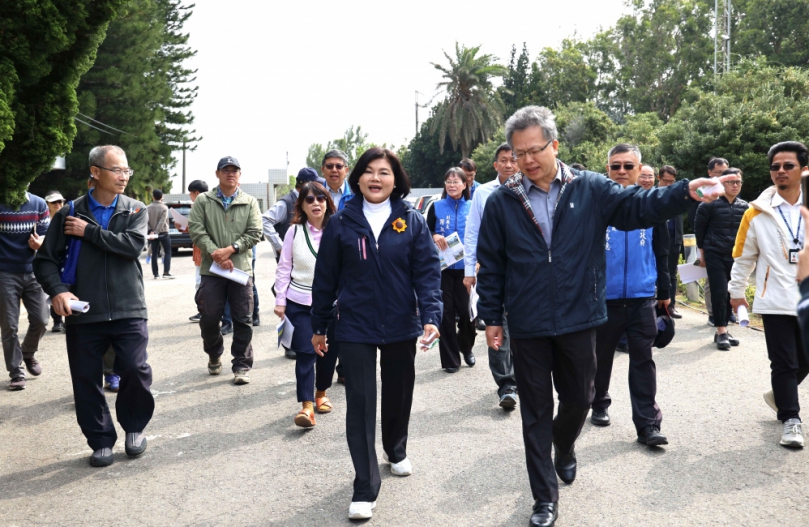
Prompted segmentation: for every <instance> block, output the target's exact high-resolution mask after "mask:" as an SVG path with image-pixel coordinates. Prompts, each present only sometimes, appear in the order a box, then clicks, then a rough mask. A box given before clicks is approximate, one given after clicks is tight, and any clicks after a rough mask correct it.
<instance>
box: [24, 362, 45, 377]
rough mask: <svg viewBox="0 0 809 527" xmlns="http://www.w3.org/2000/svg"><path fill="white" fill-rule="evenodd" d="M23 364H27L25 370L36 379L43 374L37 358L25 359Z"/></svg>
mask: <svg viewBox="0 0 809 527" xmlns="http://www.w3.org/2000/svg"><path fill="white" fill-rule="evenodd" d="M23 362H24V363H25V369H26V370H28V373H30V374H31V375H33V376H34V377H36V376H38V375H40V374H41V373H42V365H41V364H40V363H39V361H38V360H36V359H35V358H33V357H31V358H30V359H23Z"/></svg>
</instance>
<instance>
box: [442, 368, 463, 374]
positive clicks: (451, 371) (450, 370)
mask: <svg viewBox="0 0 809 527" xmlns="http://www.w3.org/2000/svg"><path fill="white" fill-rule="evenodd" d="M458 370H460V368H444V371H445V372H447V373H458Z"/></svg>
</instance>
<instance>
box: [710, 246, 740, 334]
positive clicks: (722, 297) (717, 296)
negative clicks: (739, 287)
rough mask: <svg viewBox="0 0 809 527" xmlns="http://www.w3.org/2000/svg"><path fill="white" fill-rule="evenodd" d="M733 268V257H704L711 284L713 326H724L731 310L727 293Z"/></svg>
mask: <svg viewBox="0 0 809 527" xmlns="http://www.w3.org/2000/svg"><path fill="white" fill-rule="evenodd" d="M731 269H733V258H732V257H730V256H728V258H727V259H725V258H722V257H720V256H714V255H713V254H711V255H707V257H706V258H705V270H706V271H707V272H708V282H710V284H711V310H712V312H713V322H714V326H717V327H720V328H721V327H726V326H727V325H728V318H730V314H731V313H732V312H733V308H731V306H730V294H728V282H730V270H731Z"/></svg>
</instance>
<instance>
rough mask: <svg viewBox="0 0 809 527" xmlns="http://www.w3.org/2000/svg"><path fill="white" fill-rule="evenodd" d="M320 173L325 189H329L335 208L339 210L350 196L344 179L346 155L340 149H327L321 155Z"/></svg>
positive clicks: (346, 168)
mask: <svg viewBox="0 0 809 527" xmlns="http://www.w3.org/2000/svg"><path fill="white" fill-rule="evenodd" d="M320 173H321V174H323V179H325V180H326V190H328V191H329V194H330V195H331V199H332V201H333V202H334V204H335V205H337V210H341V209H342V208H343V207H344V206H345V202H346V201H348V200H349V199H351V196H352V193H351V187H349V186H348V181H346V176H347V175H348V156H347V155H346V154H345V152H343V151H341V150H329V151H328V152H326V155H324V156H323V163H322V164H321V166H320Z"/></svg>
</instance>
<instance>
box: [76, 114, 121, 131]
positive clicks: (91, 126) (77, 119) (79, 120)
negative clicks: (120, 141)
mask: <svg viewBox="0 0 809 527" xmlns="http://www.w3.org/2000/svg"><path fill="white" fill-rule="evenodd" d="M73 120H74V121H78V122H80V123H81V124H84V125H87V126H89V127H90V128H95V129H96V130H98V131H99V132H101V133H102V134H107V135H115V134H111V133H109V132H108V131H106V130H102V129H101V128H98V127H96V126H93V125H91V124H90V123H87V122H84V121H82V120H81V119H79V118H78V117H73Z"/></svg>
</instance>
